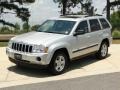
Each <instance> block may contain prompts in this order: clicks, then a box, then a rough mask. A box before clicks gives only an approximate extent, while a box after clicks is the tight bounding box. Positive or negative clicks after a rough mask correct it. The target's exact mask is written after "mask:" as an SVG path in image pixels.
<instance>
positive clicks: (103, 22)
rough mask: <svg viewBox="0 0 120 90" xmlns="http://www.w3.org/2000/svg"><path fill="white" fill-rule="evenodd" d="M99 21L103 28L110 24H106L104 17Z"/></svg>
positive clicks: (108, 26)
mask: <svg viewBox="0 0 120 90" xmlns="http://www.w3.org/2000/svg"><path fill="white" fill-rule="evenodd" d="M100 22H101V25H102V27H103V29H106V28H110V25H109V24H108V22H107V21H106V20H105V19H104V18H101V19H100Z"/></svg>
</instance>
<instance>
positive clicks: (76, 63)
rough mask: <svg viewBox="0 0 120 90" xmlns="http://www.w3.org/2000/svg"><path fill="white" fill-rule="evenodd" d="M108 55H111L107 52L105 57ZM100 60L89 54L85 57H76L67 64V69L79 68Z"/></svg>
mask: <svg viewBox="0 0 120 90" xmlns="http://www.w3.org/2000/svg"><path fill="white" fill-rule="evenodd" d="M110 56H111V54H108V56H107V58H108V57H110ZM101 60H106V59H101ZM101 60H100V59H97V58H96V57H95V55H89V56H87V57H83V58H81V59H77V60H74V61H72V62H70V66H69V68H68V70H67V71H71V70H74V69H81V68H83V67H84V66H87V65H90V64H93V63H95V62H98V61H101Z"/></svg>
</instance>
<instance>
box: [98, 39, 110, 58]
mask: <svg viewBox="0 0 120 90" xmlns="http://www.w3.org/2000/svg"><path fill="white" fill-rule="evenodd" d="M107 55H108V44H107V42H105V41H104V42H102V44H101V46H100V49H99V51H98V52H97V53H96V56H97V58H98V59H104V58H106V57H107Z"/></svg>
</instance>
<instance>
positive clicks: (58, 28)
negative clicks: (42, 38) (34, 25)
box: [37, 20, 75, 35]
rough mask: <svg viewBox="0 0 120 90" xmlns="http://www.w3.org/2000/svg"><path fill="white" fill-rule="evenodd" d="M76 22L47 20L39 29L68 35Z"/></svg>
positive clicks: (39, 30)
mask: <svg viewBox="0 0 120 90" xmlns="http://www.w3.org/2000/svg"><path fill="white" fill-rule="evenodd" d="M74 24H75V21H65V20H47V21H45V22H44V23H43V24H42V25H41V26H40V27H39V29H38V30H37V31H38V32H46V33H57V34H66V35H68V34H69V33H70V32H71V30H72V28H73V26H74Z"/></svg>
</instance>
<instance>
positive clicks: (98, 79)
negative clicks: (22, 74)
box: [0, 72, 120, 90]
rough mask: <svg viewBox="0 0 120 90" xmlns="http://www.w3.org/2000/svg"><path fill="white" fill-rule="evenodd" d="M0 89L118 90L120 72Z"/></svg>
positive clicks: (119, 87) (119, 89) (119, 86)
mask: <svg viewBox="0 0 120 90" xmlns="http://www.w3.org/2000/svg"><path fill="white" fill-rule="evenodd" d="M0 90H120V72H118V73H110V74H102V75H92V76H86V77H80V78H75V79H68V80H58V81H50V82H44V83H35V84H28V85H20V86H13V87H9V88H5V89H0Z"/></svg>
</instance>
